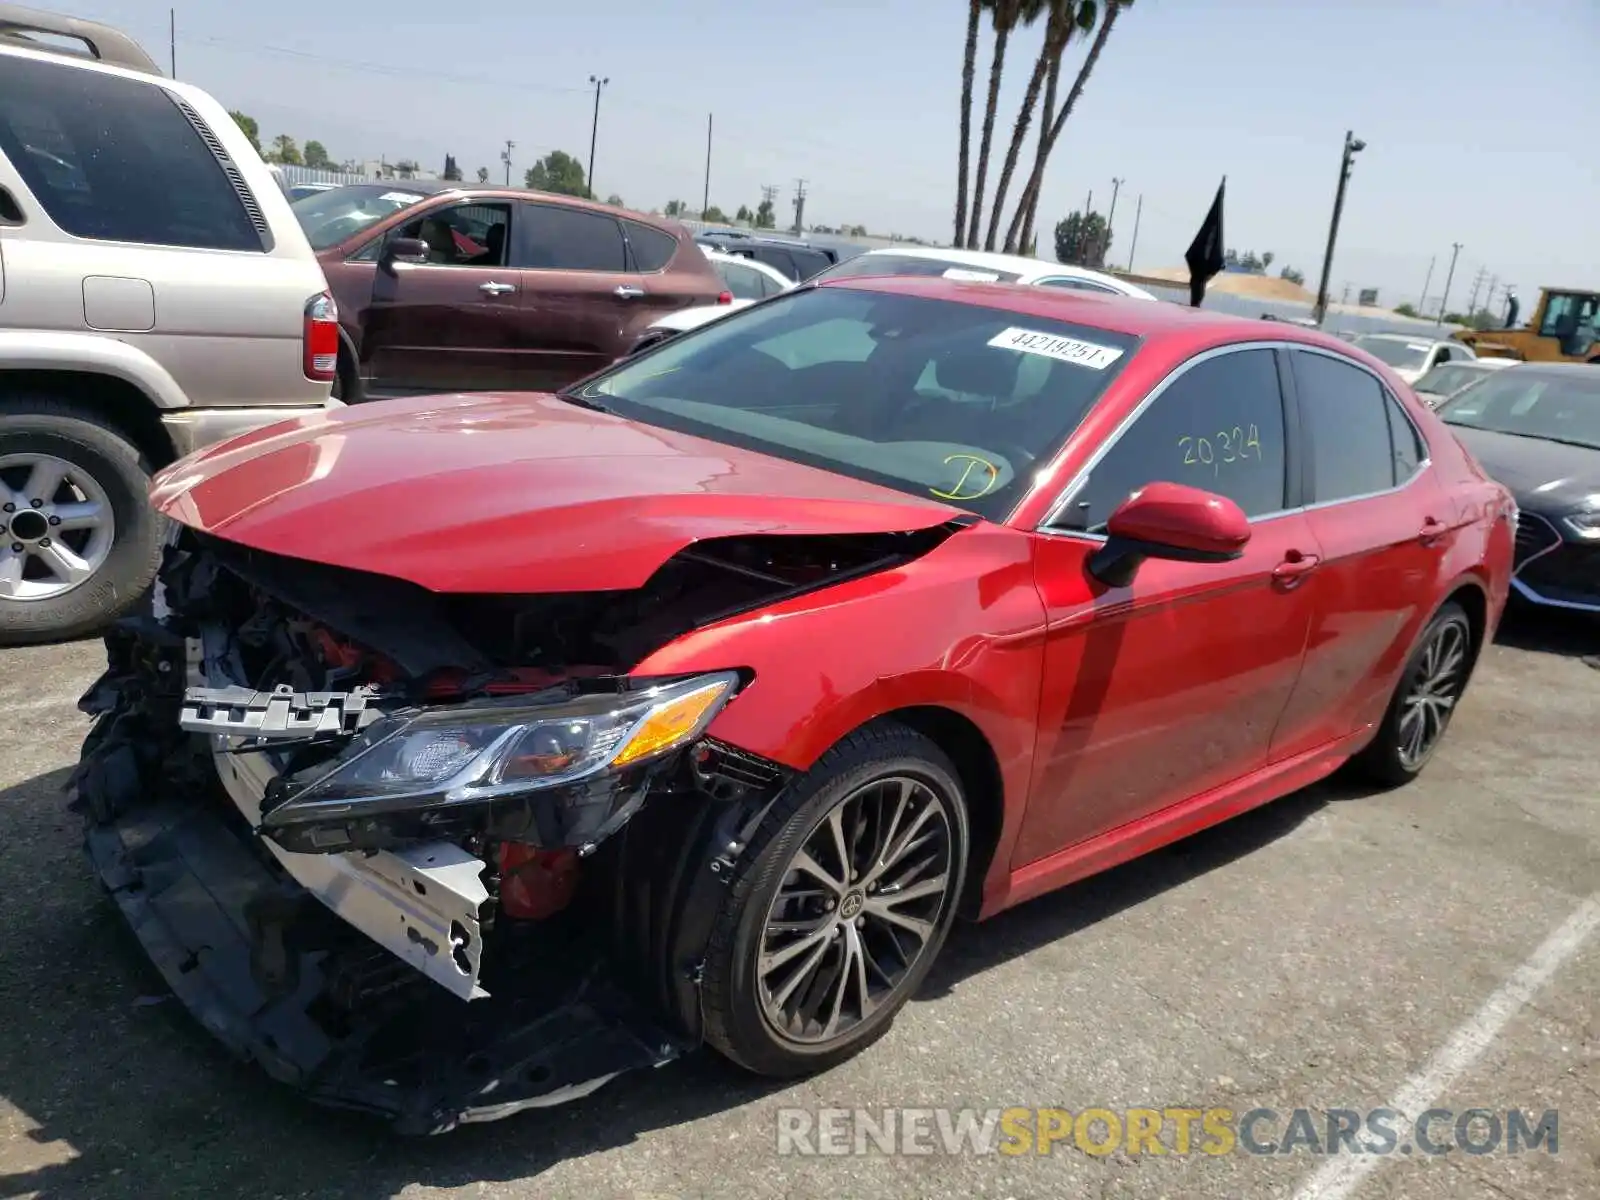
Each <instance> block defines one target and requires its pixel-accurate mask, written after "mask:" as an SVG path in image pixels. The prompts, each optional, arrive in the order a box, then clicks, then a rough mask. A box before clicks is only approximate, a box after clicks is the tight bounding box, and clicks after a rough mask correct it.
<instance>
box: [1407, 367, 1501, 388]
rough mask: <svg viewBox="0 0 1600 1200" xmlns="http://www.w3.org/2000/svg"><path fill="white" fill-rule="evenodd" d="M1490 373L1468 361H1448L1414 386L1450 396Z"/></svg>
mask: <svg viewBox="0 0 1600 1200" xmlns="http://www.w3.org/2000/svg"><path fill="white" fill-rule="evenodd" d="M1486 374H1488V372H1487V370H1486V369H1485V368H1483V367H1474V366H1469V365H1468V364H1467V363H1447V364H1445V365H1444V366H1439V367H1435V368H1434V369H1433V370H1431V371H1429V372H1428V373H1427V374H1426V375H1424V376H1423V377H1422V378H1421V379H1419V380H1417V382H1416V383H1415V384H1413V385H1412V386H1413V387H1414V388H1415V389H1416V390H1417V391H1419V392H1431V393H1433V394H1434V395H1435V396H1449V395H1452V394H1453V393H1455V392H1459V391H1460V390H1461V389H1462V388H1464V387H1466V386H1467V385H1468V384H1469V383H1473V382H1476V381H1477V380H1478V379H1481V378H1482V377H1483V376H1484V375H1486Z"/></svg>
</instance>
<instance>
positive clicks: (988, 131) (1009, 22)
mask: <svg viewBox="0 0 1600 1200" xmlns="http://www.w3.org/2000/svg"><path fill="white" fill-rule="evenodd" d="M1044 5H1045V0H992V3H991V5H990V12H991V14H992V18H993V22H994V59H993V61H992V62H990V64H989V103H988V106H987V107H986V108H985V109H984V110H983V138H982V140H981V141H979V143H978V174H977V178H976V179H974V180H973V182H972V217H971V220H970V221H969V223H968V225H967V241H966V244H967V245H968V246H976V245H977V244H978V230H979V229H980V228H981V221H982V219H983V188H984V185H985V184H986V183H987V182H988V178H989V147H990V145H991V143H992V142H993V141H994V118H995V110H996V109H998V108H999V107H1000V79H1001V76H1003V75H1004V74H1005V69H1006V43H1007V42H1008V41H1010V40H1011V32H1012V30H1014V29H1016V27H1017V26H1018V25H1019V24H1023V23H1027V22H1031V21H1034V20H1037V19H1038V16H1039V14H1040V13H1042V12H1043V11H1044Z"/></svg>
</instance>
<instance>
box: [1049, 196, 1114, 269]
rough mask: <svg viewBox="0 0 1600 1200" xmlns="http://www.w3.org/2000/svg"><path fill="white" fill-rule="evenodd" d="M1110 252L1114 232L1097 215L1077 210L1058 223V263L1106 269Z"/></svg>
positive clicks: (1103, 219) (1102, 218)
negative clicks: (1107, 256)
mask: <svg viewBox="0 0 1600 1200" xmlns="http://www.w3.org/2000/svg"><path fill="white" fill-rule="evenodd" d="M1110 249H1111V231H1110V230H1109V229H1107V228H1106V219H1105V217H1103V216H1101V215H1100V214H1099V213H1097V212H1090V213H1089V214H1088V216H1085V215H1084V214H1083V213H1082V212H1081V211H1079V210H1077V209H1074V210H1073V211H1072V212H1070V213H1068V214H1067V216H1066V218H1065V219H1064V220H1062V221H1060V222H1058V223H1057V224H1056V261H1057V262H1064V263H1070V264H1072V265H1073V266H1077V267H1091V268H1098V267H1103V266H1105V262H1106V252H1107V251H1108V250H1110Z"/></svg>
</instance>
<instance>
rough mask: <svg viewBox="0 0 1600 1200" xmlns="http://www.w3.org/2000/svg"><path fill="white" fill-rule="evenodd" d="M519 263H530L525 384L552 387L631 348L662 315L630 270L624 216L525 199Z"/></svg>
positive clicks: (525, 302)
mask: <svg viewBox="0 0 1600 1200" xmlns="http://www.w3.org/2000/svg"><path fill="white" fill-rule="evenodd" d="M518 207H519V209H520V216H521V220H520V221H519V223H518V224H519V231H518V234H517V238H516V242H515V249H514V255H515V257H514V258H513V260H512V261H513V262H515V263H517V264H518V265H520V266H521V267H522V268H523V275H522V278H523V283H524V288H525V290H524V292H523V297H522V314H521V343H522V345H523V347H524V348H525V351H526V357H525V360H524V367H523V375H522V378H521V381H520V384H519V386H520V387H523V388H526V389H533V390H541V391H549V390H553V389H555V388H559V387H565V386H566V385H567V384H569V383H571V382H573V381H574V380H576V379H580V378H582V377H583V376H585V375H587V374H589V373H590V372H592V371H597V370H599V369H600V368H601V367H604V366H607V365H609V364H610V363H611V362H613V361H614V360H615V359H617V358H619V357H620V356H621V355H623V354H625V353H627V351H628V349H629V347H631V346H632V345H633V340H634V338H635V337H636V336H637V335H638V334H640V333H642V332H643V331H644V330H645V328H646V327H647V326H648V325H649V324H650V322H651V321H652V320H653V319H654V317H655V316H656V315H659V313H653V311H652V309H651V307H650V305H649V302H648V301H649V291H648V289H647V287H646V284H645V277H644V276H643V275H641V274H640V273H638V272H637V271H632V270H629V269H628V256H627V246H626V243H625V242H624V241H623V237H622V228H621V226H620V225H618V224H617V221H616V218H614V217H611V216H609V215H607V214H604V213H596V212H591V211H589V210H587V209H579V208H568V207H566V206H563V205H559V204H531V203H525V204H522V205H519V206H518Z"/></svg>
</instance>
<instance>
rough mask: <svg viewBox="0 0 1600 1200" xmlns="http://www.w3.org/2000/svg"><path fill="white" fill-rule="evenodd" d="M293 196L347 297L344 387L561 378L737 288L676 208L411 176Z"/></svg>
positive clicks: (541, 385) (534, 382)
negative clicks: (630, 207)
mask: <svg viewBox="0 0 1600 1200" xmlns="http://www.w3.org/2000/svg"><path fill="white" fill-rule="evenodd" d="M294 210H295V212H296V214H297V215H298V216H299V218H300V224H301V225H302V227H304V229H305V231H306V236H307V237H309V238H310V240H311V245H312V247H313V249H315V250H316V252H317V256H318V257H319V258H320V259H321V260H322V269H323V271H324V272H325V273H326V275H327V277H328V284H329V286H330V287H331V288H332V291H333V294H334V297H335V299H337V301H338V304H339V320H340V324H341V327H342V334H343V336H342V339H341V341H342V344H341V346H340V355H339V380H338V384H337V386H336V389H335V394H336V395H339V396H342V397H343V398H344V399H346V400H347V401H351V400H358V399H361V398H364V397H367V396H372V395H388V394H395V393H403V392H418V391H420V392H433V391H457V390H466V391H470V390H480V389H512V390H519V391H548V390H552V389H555V388H558V387H562V386H564V385H566V384H568V383H571V382H572V381H573V380H575V379H578V378H580V377H582V376H584V375H587V374H588V373H589V372H591V371H594V370H597V369H598V368H600V367H603V366H605V365H607V364H608V363H610V362H611V361H612V360H613V359H615V358H617V357H619V356H620V355H622V354H624V353H626V351H627V349H628V347H629V346H631V345H632V343H633V339H634V336H635V335H636V334H637V333H638V332H640V331H641V330H643V329H644V327H645V326H647V325H649V324H650V323H651V322H652V321H654V320H656V319H657V318H659V317H661V316H663V315H664V314H666V313H668V312H671V311H673V310H674V309H679V308H686V307H689V306H690V305H698V304H716V303H727V302H728V301H729V300H730V299H731V297H730V296H729V295H728V293H727V292H726V290H725V289H724V285H723V283H722V280H721V279H720V278H719V277H718V275H717V273H716V271H715V270H713V269H712V267H711V264H710V263H709V262H707V261H706V257H705V255H703V254H702V253H701V252H700V249H699V247H697V246H696V245H695V244H694V242H693V241H692V240H691V238H690V237H689V234H688V233H687V231H685V230H684V229H683V227H682V226H680V225H678V224H677V223H676V222H671V221H663V220H660V219H657V218H653V217H647V216H644V215H642V214H639V213H631V212H622V211H620V210H618V209H614V208H610V207H608V206H606V205H603V204H595V203H592V202H590V201H587V200H578V199H575V198H573V197H570V196H555V195H549V194H547V193H543V192H528V191H519V190H517V189H513V188H496V187H465V186H462V185H460V184H448V183H438V182H418V181H414V180H406V181H402V182H391V183H370V184H356V185H354V186H351V187H341V188H334V189H332V190H329V191H325V192H318V193H315V194H313V195H310V196H307V197H305V198H304V199H302V200H298V201H296V202H295V205H294Z"/></svg>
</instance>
